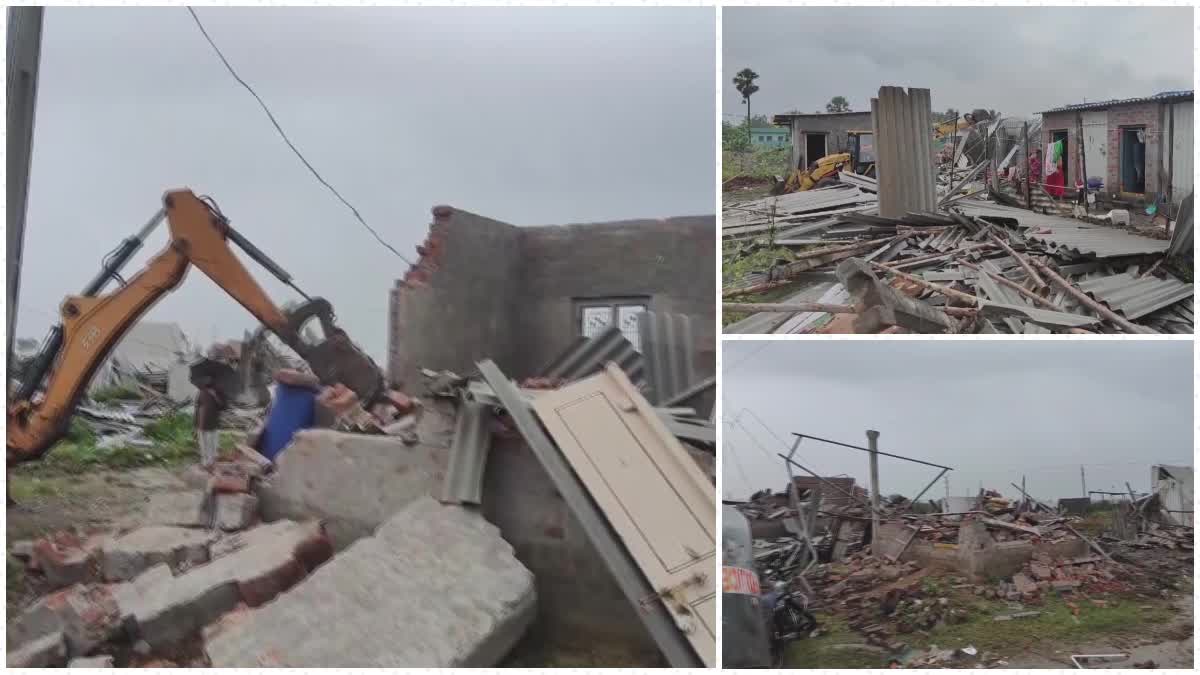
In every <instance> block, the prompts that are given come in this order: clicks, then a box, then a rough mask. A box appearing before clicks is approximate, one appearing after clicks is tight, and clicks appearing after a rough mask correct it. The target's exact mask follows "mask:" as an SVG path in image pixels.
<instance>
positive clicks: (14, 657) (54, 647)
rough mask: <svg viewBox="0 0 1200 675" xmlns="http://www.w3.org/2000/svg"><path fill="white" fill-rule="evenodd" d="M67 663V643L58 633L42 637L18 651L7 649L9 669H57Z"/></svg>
mask: <svg viewBox="0 0 1200 675" xmlns="http://www.w3.org/2000/svg"><path fill="white" fill-rule="evenodd" d="M66 662H67V643H66V640H65V639H64V638H63V634H62V633H61V632H59V631H55V632H53V633H49V634H47V635H43V636H42V637H40V638H37V639H35V640H32V641H30V642H28V643H26V644H25V645H23V646H21V647H20V648H19V649H9V650H8V655H7V657H6V658H5V665H7V666H8V667H9V668H57V667H60V666H62V665H63V664H65V663H66Z"/></svg>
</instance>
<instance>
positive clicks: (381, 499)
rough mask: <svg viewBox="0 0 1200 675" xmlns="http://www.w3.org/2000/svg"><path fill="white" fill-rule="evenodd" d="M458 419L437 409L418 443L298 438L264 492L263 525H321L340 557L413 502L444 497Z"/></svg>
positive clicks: (313, 435) (330, 435)
mask: <svg viewBox="0 0 1200 675" xmlns="http://www.w3.org/2000/svg"><path fill="white" fill-rule="evenodd" d="M453 429H454V418H453V417H452V416H446V415H443V414H442V413H440V412H439V411H438V410H437V409H435V408H431V409H430V410H428V411H427V412H426V413H425V414H424V415H422V416H421V420H420V421H419V423H418V426H417V433H418V436H419V438H420V442H419V443H417V444H416V445H406V444H405V443H404V442H403V441H402V440H401V439H399V438H395V437H392V436H367V435H363V434H348V433H341V432H337V431H331V430H327V429H310V430H307V431H302V432H300V433H298V434H296V436H295V438H294V439H293V440H292V443H291V445H289V446H288V447H287V448H286V449H284V451H283V453H281V455H280V456H279V457H278V458H277V460H276V461H277V469H276V472H275V474H274V475H273V476H271V477H270V478H269V479H267V480H266V481H265V483H264V484H263V485H262V486H260V488H259V493H258V495H259V497H260V498H261V506H260V510H261V513H262V516H263V518H264V519H265V520H276V519H279V518H292V519H300V518H313V517H316V518H320V519H322V520H323V521H325V524H326V528H327V530H328V532H329V535H330V537H331V538H332V539H333V542H334V546H335V547H336V548H337V549H338V550H342V549H343V548H345V547H346V546H348V545H349V544H350V543H351V542H353V541H354V540H356V539H358V538H359V537H364V536H368V535H370V534H371V532H373V531H374V530H375V528H377V527H379V525H380V524H382V523H383V522H384V521H386V520H387V519H388V518H390V517H391V516H392V515H393V514H395V513H396V512H397V511H399V510H400V509H402V508H404V507H405V506H406V505H407V504H408V503H409V502H411V501H413V500H414V499H416V498H417V497H421V496H424V495H429V496H434V497H436V496H437V495H439V494H440V493H441V489H442V484H443V482H444V479H445V475H446V466H447V463H448V462H449V456H450V440H451V438H452V434H453Z"/></svg>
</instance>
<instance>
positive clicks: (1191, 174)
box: [1162, 101, 1196, 204]
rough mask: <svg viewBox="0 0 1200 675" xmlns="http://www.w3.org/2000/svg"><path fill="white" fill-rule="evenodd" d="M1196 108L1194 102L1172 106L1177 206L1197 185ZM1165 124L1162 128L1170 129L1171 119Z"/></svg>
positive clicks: (1172, 160)
mask: <svg viewBox="0 0 1200 675" xmlns="http://www.w3.org/2000/svg"><path fill="white" fill-rule="evenodd" d="M1194 107H1195V104H1194V103H1193V102H1192V101H1187V102H1185V103H1176V104H1174V105H1172V106H1170V108H1171V109H1173V110H1174V112H1175V137H1174V138H1173V139H1171V156H1170V161H1171V164H1172V165H1173V168H1172V170H1171V182H1172V183H1173V184H1174V185H1173V187H1172V192H1173V194H1174V201H1175V203H1176V204H1178V203H1180V202H1182V201H1183V197H1184V195H1187V194H1190V193H1191V192H1192V188H1193V185H1194V184H1195V178H1196V176H1195V168H1194V167H1195V159H1196V157H1195V146H1194V145H1193V142H1194V137H1195V127H1194V126H1193V124H1194V122H1193V121H1194V120H1195V115H1194V114H1193V110H1194ZM1163 122H1164V123H1163V127H1162V128H1163V129H1170V126H1169V118H1168V120H1164V121H1163ZM1164 154H1165V153H1164Z"/></svg>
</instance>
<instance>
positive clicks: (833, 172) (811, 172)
mask: <svg viewBox="0 0 1200 675" xmlns="http://www.w3.org/2000/svg"><path fill="white" fill-rule="evenodd" d="M849 164H850V153H848V152H839V153H837V154H834V155H826V156H824V157H822V158H821V159H818V160H817V161H815V162H813V163H812V164H810V165H809V166H808V168H807V169H796V170H794V171H792V174H791V175H790V176H788V178H787V181H785V182H784V184H783V194H788V193H791V192H803V191H805V190H811V189H813V188H817V187H825V186H826V185H831V184H832V183H834V182H836V181H837V175H838V172H839V171H841V170H842V169H843V168H849Z"/></svg>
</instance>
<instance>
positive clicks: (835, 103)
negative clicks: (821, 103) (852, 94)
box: [825, 96, 850, 113]
mask: <svg viewBox="0 0 1200 675" xmlns="http://www.w3.org/2000/svg"><path fill="white" fill-rule="evenodd" d="M825 112H831V113H843V112H850V101H847V100H846V97H845V96H834V97H833V98H831V99H829V103H826V104H825Z"/></svg>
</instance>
